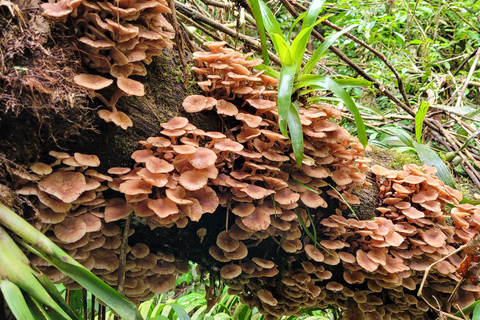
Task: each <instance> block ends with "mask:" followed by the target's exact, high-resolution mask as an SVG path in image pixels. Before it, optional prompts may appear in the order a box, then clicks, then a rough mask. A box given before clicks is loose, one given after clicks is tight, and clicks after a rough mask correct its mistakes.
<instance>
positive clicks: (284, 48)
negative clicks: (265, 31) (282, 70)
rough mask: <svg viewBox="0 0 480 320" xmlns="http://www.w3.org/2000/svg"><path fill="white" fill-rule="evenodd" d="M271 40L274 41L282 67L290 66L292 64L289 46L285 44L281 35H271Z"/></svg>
mask: <svg viewBox="0 0 480 320" xmlns="http://www.w3.org/2000/svg"><path fill="white" fill-rule="evenodd" d="M271 38H272V40H273V39H275V43H276V45H275V49H277V53H278V57H279V58H280V61H281V62H282V65H291V64H292V63H293V58H292V57H293V54H292V51H291V50H290V46H289V45H288V43H286V42H285V39H283V37H282V36H281V35H278V34H275V33H274V34H273V35H271Z"/></svg>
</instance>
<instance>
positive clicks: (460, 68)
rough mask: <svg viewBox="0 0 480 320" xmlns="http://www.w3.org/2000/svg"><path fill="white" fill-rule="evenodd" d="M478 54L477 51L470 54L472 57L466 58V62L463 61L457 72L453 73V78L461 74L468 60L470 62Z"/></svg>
mask: <svg viewBox="0 0 480 320" xmlns="http://www.w3.org/2000/svg"><path fill="white" fill-rule="evenodd" d="M476 53H477V51H472V53H470V55H469V56H468V57H467V58H465V60H463V62H462V63H461V64H460V65H459V66H458V68H457V70H455V72H454V73H453V76H454V77H455V76H456V75H457V74H458V73H459V72H460V70H462V68H463V66H464V65H465V64H466V63H467V62H468V60H470V59H471V58H472V57H473V56H474V55H475V54H476Z"/></svg>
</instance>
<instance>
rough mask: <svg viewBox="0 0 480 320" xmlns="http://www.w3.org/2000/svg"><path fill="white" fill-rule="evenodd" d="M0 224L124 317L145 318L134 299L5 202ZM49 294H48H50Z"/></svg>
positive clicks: (1, 209)
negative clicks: (61, 246) (87, 267)
mask: <svg viewBox="0 0 480 320" xmlns="http://www.w3.org/2000/svg"><path fill="white" fill-rule="evenodd" d="M0 224H3V225H4V226H6V227H7V228H9V229H10V230H12V231H13V232H14V233H16V234H17V235H18V236H19V237H21V238H23V239H24V240H25V242H23V243H22V244H23V245H24V246H25V247H27V249H29V250H30V251H32V252H33V253H35V254H36V255H38V256H40V257H41V258H43V259H45V260H46V261H48V262H50V263H51V264H52V265H53V266H55V267H56V268H57V269H59V270H60V271H62V272H63V273H64V274H66V275H68V276H69V277H71V278H72V279H73V280H75V281H76V282H78V283H79V284H80V285H81V286H83V287H84V288H86V289H87V290H88V291H90V292H92V293H93V294H94V295H95V296H97V297H98V298H99V299H100V300H102V301H103V302H105V303H106V304H107V305H108V306H109V307H110V308H111V309H112V310H114V311H115V312H116V313H117V314H118V315H119V316H120V317H122V318H124V319H129V320H130V319H131V320H140V319H142V317H141V316H140V314H139V313H138V311H137V309H136V307H135V305H134V304H133V303H132V302H130V300H128V299H127V298H126V297H125V296H123V295H121V294H120V293H118V292H117V291H116V290H114V289H113V288H111V287H110V286H109V285H107V284H106V283H105V282H103V281H102V280H100V279H99V278H98V277H97V276H95V275H94V274H93V273H91V272H90V271H88V270H87V269H85V267H83V266H82V265H81V264H79V263H78V262H77V261H75V260H74V259H73V258H72V257H70V256H69V255H68V254H66V253H65V252H64V251H63V250H62V249H60V248H59V247H58V246H57V245H55V244H54V243H53V242H52V241H51V240H50V239H48V238H47V237H46V236H45V235H44V234H43V233H41V232H40V231H38V230H37V229H35V228H34V227H33V226H31V225H30V224H29V223H28V222H26V221H25V220H24V219H23V218H21V217H20V216H18V215H17V214H16V213H14V212H13V211H12V210H10V209H9V208H7V207H6V206H5V205H3V204H1V203H0ZM0 248H1V246H0ZM9 249H10V248H9ZM0 261H1V259H0ZM35 281H36V280H35ZM42 288H43V287H42ZM45 294H46V292H45ZM46 295H47V296H48V294H46ZM39 301H41V300H39ZM60 313H61V312H60Z"/></svg>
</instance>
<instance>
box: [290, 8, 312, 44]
mask: <svg viewBox="0 0 480 320" xmlns="http://www.w3.org/2000/svg"><path fill="white" fill-rule="evenodd" d="M306 16H307V12H306V11H305V12H303V13H302V14H301V15H299V16H298V18H297V19H295V21H294V22H293V23H292V25H291V27H290V30H288V33H287V35H286V37H285V41H289V40H290V38H291V37H292V31H293V28H295V26H296V25H297V24H298V23H299V22H300V20H302V19H303V18H305V17H306Z"/></svg>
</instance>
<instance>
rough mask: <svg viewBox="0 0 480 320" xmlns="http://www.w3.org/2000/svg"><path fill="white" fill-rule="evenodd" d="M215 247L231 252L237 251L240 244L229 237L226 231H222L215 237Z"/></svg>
mask: <svg viewBox="0 0 480 320" xmlns="http://www.w3.org/2000/svg"><path fill="white" fill-rule="evenodd" d="M217 246H218V247H220V249H222V250H223V251H226V252H233V251H235V250H237V249H238V247H239V246H240V242H239V241H238V240H236V239H233V238H232V237H230V236H229V235H228V232H227V231H222V232H220V233H219V234H218V236H217Z"/></svg>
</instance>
